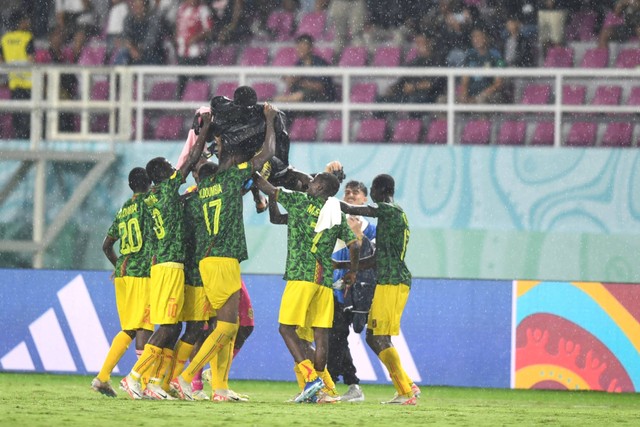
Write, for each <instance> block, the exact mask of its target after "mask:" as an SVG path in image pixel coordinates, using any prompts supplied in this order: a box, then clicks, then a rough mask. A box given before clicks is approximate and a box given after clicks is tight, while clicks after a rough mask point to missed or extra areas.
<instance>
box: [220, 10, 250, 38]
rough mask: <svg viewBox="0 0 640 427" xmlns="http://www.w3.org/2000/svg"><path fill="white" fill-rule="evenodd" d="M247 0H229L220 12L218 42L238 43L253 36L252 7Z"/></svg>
mask: <svg viewBox="0 0 640 427" xmlns="http://www.w3.org/2000/svg"><path fill="white" fill-rule="evenodd" d="M247 3H248V1H247V0H228V1H227V3H226V4H225V5H224V8H223V9H222V13H221V14H220V16H221V18H220V32H218V34H217V38H218V42H220V43H222V44H226V43H232V42H233V43H237V42H239V41H243V40H246V39H247V38H249V37H250V36H251V18H252V14H251V10H250V9H251V8H248V7H247Z"/></svg>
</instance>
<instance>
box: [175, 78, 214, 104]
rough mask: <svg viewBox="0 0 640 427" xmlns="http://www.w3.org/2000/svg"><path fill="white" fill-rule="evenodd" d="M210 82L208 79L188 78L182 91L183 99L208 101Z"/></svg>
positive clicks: (209, 97)
mask: <svg viewBox="0 0 640 427" xmlns="http://www.w3.org/2000/svg"><path fill="white" fill-rule="evenodd" d="M209 99H211V83H209V81H208V80H189V81H188V82H187V84H186V85H185V87H184V91H183V92H182V100H183V101H209Z"/></svg>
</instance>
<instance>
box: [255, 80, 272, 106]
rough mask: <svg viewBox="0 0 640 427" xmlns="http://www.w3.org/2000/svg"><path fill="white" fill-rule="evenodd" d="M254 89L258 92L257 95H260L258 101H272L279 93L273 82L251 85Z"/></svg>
mask: <svg viewBox="0 0 640 427" xmlns="http://www.w3.org/2000/svg"><path fill="white" fill-rule="evenodd" d="M251 87H253V89H255V91H256V95H258V101H259V102H264V101H271V100H273V98H274V97H275V96H276V93H277V92H278V88H277V87H276V84H275V83H271V82H259V83H254V84H252V85H251Z"/></svg>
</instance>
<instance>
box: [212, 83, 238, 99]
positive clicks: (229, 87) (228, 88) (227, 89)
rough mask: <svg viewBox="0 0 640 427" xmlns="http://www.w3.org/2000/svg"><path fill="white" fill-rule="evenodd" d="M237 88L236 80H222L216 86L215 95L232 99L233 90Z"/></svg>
mask: <svg viewBox="0 0 640 427" xmlns="http://www.w3.org/2000/svg"><path fill="white" fill-rule="evenodd" d="M236 89H238V83H236V82H222V83H220V84H219V85H218V87H217V88H216V93H215V95H216V96H226V97H227V98H231V99H233V92H235V91H236Z"/></svg>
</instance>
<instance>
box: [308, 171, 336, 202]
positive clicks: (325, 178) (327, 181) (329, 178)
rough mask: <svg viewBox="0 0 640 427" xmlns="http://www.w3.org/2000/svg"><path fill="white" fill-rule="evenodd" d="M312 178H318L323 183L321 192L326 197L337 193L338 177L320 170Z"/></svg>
mask: <svg viewBox="0 0 640 427" xmlns="http://www.w3.org/2000/svg"><path fill="white" fill-rule="evenodd" d="M313 179H314V180H316V179H320V181H321V182H322V184H323V185H324V191H323V192H322V193H323V194H324V195H325V196H327V197H331V196H335V195H336V194H337V193H338V190H340V181H339V180H338V177H336V176H335V175H334V174H332V173H329V172H322V173H319V174H318V175H316V177H315V178H313Z"/></svg>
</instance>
